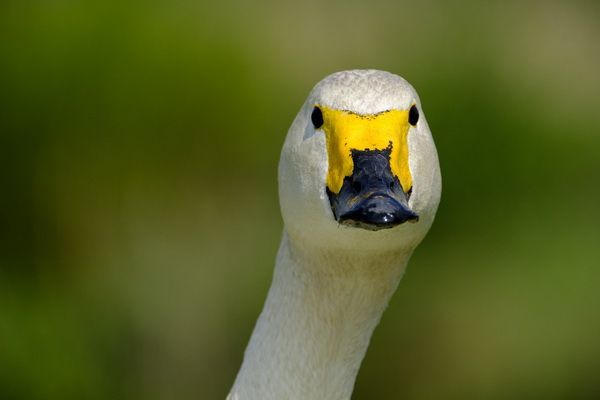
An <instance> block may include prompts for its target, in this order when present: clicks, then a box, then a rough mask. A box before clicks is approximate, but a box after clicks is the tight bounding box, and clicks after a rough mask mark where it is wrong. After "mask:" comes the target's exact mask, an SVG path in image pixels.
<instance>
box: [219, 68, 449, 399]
mask: <svg viewBox="0 0 600 400" xmlns="http://www.w3.org/2000/svg"><path fill="white" fill-rule="evenodd" d="M315 105H320V106H324V107H328V108H331V109H336V110H344V111H346V112H351V113H355V114H359V115H376V114H378V113H381V112H384V111H387V110H408V109H409V108H410V107H411V106H412V105H416V107H418V109H419V111H420V119H419V121H418V123H416V124H415V125H414V126H411V127H410V129H409V131H408V156H409V166H410V172H411V174H412V179H413V187H412V192H411V193H410V194H409V196H410V198H409V200H408V206H409V207H410V209H412V210H414V211H415V212H416V213H417V214H418V215H419V221H418V222H417V223H401V224H399V225H397V226H394V227H393V228H391V229H381V230H377V231H371V230H366V229H361V228H360V227H352V226H345V225H341V224H340V223H339V222H338V221H336V219H335V217H334V215H333V213H332V206H331V204H330V200H329V198H328V194H327V190H326V179H327V174H328V168H329V166H328V153H327V143H326V140H327V139H326V136H325V134H324V133H323V131H322V130H321V129H318V128H315V126H314V124H313V123H311V112H312V111H313V109H314V107H315ZM440 194H441V175H440V171H439V164H438V159H437V153H436V149H435V145H434V143H433V139H432V136H431V133H430V131H429V127H428V126H427V122H426V120H425V118H424V116H423V112H422V109H421V103H420V101H419V98H418V96H417V94H416V92H415V90H414V89H413V88H412V86H411V85H410V84H409V83H408V82H406V81H405V80H404V79H402V78H401V77H399V76H397V75H393V74H390V73H388V72H383V71H376V70H354V71H344V72H338V73H335V74H332V75H330V76H328V77H327V78H325V79H324V80H322V81H321V82H319V83H318V84H317V85H316V86H315V88H314V89H313V90H312V92H311V93H310V95H309V96H308V98H307V100H306V102H305V104H304V105H303V107H302V108H301V109H300V112H299V113H298V115H297V116H296V118H295V120H294V122H293V124H292V126H291V128H290V130H289V132H288V135H287V138H286V141H285V143H284V146H283V150H282V153H281V160H280V164H279V196H280V203H281V212H282V215H283V219H284V224H285V228H284V232H283V238H282V241H281V245H280V249H279V252H278V255H277V260H276V266H275V272H274V276H273V282H272V285H271V288H270V290H269V294H268V297H267V300H266V302H265V305H264V309H263V311H262V313H261V315H260V317H259V319H258V322H257V323H256V327H255V329H254V332H253V334H252V337H251V339H250V343H249V344H248V347H247V349H246V352H245V355H244V361H243V364H242V367H241V369H240V371H239V373H238V376H237V378H236V380H235V383H234V385H233V388H232V390H231V393H230V394H229V397H228V398H229V399H230V400H275V399H277V400H283V399H288V400H292V399H302V400H309V399H310V400H313V399H314V400H325V399H327V400H338V399H349V398H350V396H351V394H352V389H353V386H354V381H355V379H356V375H357V373H358V369H359V366H360V363H361V361H362V359H363V357H364V355H365V352H366V349H367V347H368V343H369V339H370V337H371V334H372V332H373V329H374V328H375V326H376V325H377V323H378V322H379V320H380V318H381V315H382V313H383V311H384V309H385V307H386V306H387V304H388V302H389V299H390V297H391V295H392V294H393V293H394V291H395V289H396V287H397V285H398V283H399V281H400V279H401V277H402V275H403V273H404V270H405V267H406V264H407V262H408V259H409V258H410V256H411V254H412V252H413V250H414V249H415V247H416V246H417V245H418V244H419V243H420V241H421V240H422V239H423V237H424V236H425V234H426V233H427V231H428V230H429V227H430V226H431V224H432V222H433V219H434V216H435V212H436V210H437V206H438V202H439V199H440ZM390 368H393V366H390Z"/></svg>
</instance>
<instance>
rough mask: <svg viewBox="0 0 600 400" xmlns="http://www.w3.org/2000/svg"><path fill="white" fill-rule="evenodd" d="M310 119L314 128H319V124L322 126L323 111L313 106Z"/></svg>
mask: <svg viewBox="0 0 600 400" xmlns="http://www.w3.org/2000/svg"><path fill="white" fill-rule="evenodd" d="M310 119H311V121H312V123H313V125H314V126H315V129H319V128H320V127H321V126H323V113H322V112H321V109H320V108H319V107H315V108H313V111H312V114H311V115H310Z"/></svg>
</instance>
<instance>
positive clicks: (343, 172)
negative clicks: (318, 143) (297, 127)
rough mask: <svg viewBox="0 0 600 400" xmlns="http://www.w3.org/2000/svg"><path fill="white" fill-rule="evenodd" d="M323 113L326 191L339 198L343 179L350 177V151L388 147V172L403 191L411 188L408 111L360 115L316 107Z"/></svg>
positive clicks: (351, 168) (352, 163)
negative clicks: (396, 180)
mask: <svg viewBox="0 0 600 400" xmlns="http://www.w3.org/2000/svg"><path fill="white" fill-rule="evenodd" d="M318 107H319V108H320V109H321V112H322V113H323V127H322V129H323V131H324V132H325V137H326V140H327V156H328V160H329V172H328V174H327V187H328V188H329V190H330V191H331V192H333V193H335V194H338V193H339V192H340V190H341V188H342V185H343V183H344V178H345V177H347V176H352V172H353V170H354V162H353V161H352V150H384V149H386V148H388V147H390V146H391V154H390V168H391V170H392V174H393V175H394V176H395V177H397V178H398V180H399V181H400V184H401V185H402V189H403V190H404V191H405V192H408V191H409V190H410V189H411V188H412V175H411V174H410V169H409V166H408V139H407V137H408V129H409V124H408V110H388V111H384V112H381V113H378V114H369V115H360V114H355V113H353V112H350V111H343V110H333V109H330V108H327V107H322V106H318Z"/></svg>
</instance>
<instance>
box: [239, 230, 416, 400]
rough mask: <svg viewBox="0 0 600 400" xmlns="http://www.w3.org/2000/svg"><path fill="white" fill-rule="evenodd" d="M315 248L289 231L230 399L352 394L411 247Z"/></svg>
mask: <svg viewBox="0 0 600 400" xmlns="http://www.w3.org/2000/svg"><path fill="white" fill-rule="evenodd" d="M340 253H341V252H333V251H330V252H328V253H327V254H326V253H324V252H317V254H314V253H313V254H311V252H309V251H307V250H302V249H300V248H299V246H293V245H292V244H291V243H290V241H289V240H288V237H287V235H284V237H283V240H282V243H281V247H280V249H279V254H278V256H277V263H276V267H275V273H274V276H273V283H272V285H271V289H270V290H269V295H268V297H267V300H266V303H265V306H264V309H263V311H262V313H261V315H260V317H259V319H258V322H257V323H256V327H255V328H254V332H253V333H252V338H251V339H250V343H249V344H248V347H247V348H246V352H245V355H244V361H243V364H242V367H241V369H240V371H239V373H238V376H237V378H236V381H235V383H234V386H233V388H232V390H231V393H230V394H229V397H228V399H230V400H271V399H273V400H274V399H277V400H281V399H289V400H293V399H302V400H311V399H315V400H323V399H328V400H341V399H349V398H350V396H351V394H352V389H353V387H354V381H355V379H356V375H357V373H358V369H359V367H360V363H361V361H362V359H363V358H364V355H365V352H366V350H367V347H368V344H369V340H370V338H371V334H372V333H373V329H375V326H376V325H377V324H378V323H379V320H380V318H381V314H382V313H383V311H384V309H385V308H386V306H387V304H388V302H389V299H390V297H391V296H392V294H393V293H394V291H395V289H396V287H397V286H398V283H399V282H400V279H401V277H402V274H403V273H404V269H405V266H406V263H407V261H408V258H409V257H410V253H411V251H410V250H408V251H403V252H402V251H395V252H390V253H388V254H377V255H376V256H374V255H373V254H368V255H364V254H363V255H360V254H356V253H354V254H340Z"/></svg>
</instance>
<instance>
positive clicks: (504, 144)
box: [0, 0, 600, 400]
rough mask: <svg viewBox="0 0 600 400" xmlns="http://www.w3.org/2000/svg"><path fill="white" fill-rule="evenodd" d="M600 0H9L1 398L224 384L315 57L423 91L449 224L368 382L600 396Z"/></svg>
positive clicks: (383, 338)
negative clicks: (281, 163) (287, 139)
mask: <svg viewBox="0 0 600 400" xmlns="http://www.w3.org/2000/svg"><path fill="white" fill-rule="evenodd" d="M599 39H600V5H599V3H598V2H596V1H569V2H567V1H564V2H554V1H544V2H527V3H525V2H517V1H502V2H480V1H462V2H452V3H450V2H444V1H425V2H417V1H412V2H395V1H374V2H368V3H367V2H365V1H353V0H350V1H338V2H328V3H324V2H319V1H303V2H299V1H297V2H285V3H284V2H275V1H273V2H264V1H255V2H252V3H250V2H242V1H230V2H206V1H198V0H196V1H188V0H177V1H166V0H152V1H135V0H128V1H77V0H32V1H17V0H3V1H2V2H1V3H0V140H1V142H0V154H1V157H0V179H1V181H0V183H1V185H0V188H1V189H0V190H1V192H0V228H1V229H0V398H2V399H7V400H13V399H27V400H29V399H31V400H37V399H40V400H42V399H44V400H46V399H147V400H155V399H156V400H159V399H161V400H162V399H165V400H166V399H180V400H182V399H219V398H220V399H222V398H224V397H225V395H226V393H227V391H228V389H229V387H230V385H231V383H232V382H233V379H234V377H235V374H236V372H237V369H238V367H239V365H240V362H241V359H242V354H243V350H244V348H245V345H246V342H247V340H248V338H249V335H250V333H251V330H252V328H253V324H254V321H255V319H256V317H257V315H258V313H259V311H260V309H261V307H262V302H263V301H264V298H265V295H266V292H267V289H268V287H269V285H270V278H271V273H272V268H273V262H274V258H275V253H276V250H277V247H278V243H279V239H280V234H281V230H282V221H281V217H280V214H279V209H278V200H277V187H276V167H277V162H278V157H279V150H280V147H281V145H282V143H283V140H284V136H285V133H286V131H287V128H288V126H289V124H290V123H291V121H292V119H293V117H294V116H295V114H296V112H297V111H298V109H299V108H300V105H301V104H302V103H303V101H304V98H305V97H306V95H307V94H308V92H309V91H310V89H311V88H312V86H313V85H314V84H315V83H316V82H317V81H318V80H320V79H321V78H323V77H324V76H326V75H327V74H329V73H331V72H334V71H338V70H343V69H350V68H378V69H385V70H389V71H392V72H395V73H398V74H400V75H402V76H404V77H405V78H407V79H408V80H409V81H410V82H411V83H412V84H413V85H414V86H415V87H416V88H417V90H418V91H419V93H420V96H421V99H422V103H423V109H424V112H425V114H426V116H427V118H428V121H429V124H430V126H431V128H432V131H433V133H434V136H435V139H436V142H437V146H438V150H439V153H440V159H441V164H442V170H443V177H444V193H443V199H442V203H441V206H440V209H439V212H438V217H437V220H436V223H435V224H434V227H433V229H432V231H431V232H430V234H429V236H428V237H427V239H426V240H425V242H424V243H423V244H422V245H421V246H420V248H419V249H418V250H417V252H416V254H415V256H414V257H413V260H412V262H411V264H410V267H409V269H408V273H407V275H406V276H405V278H404V280H403V281H402V283H401V285H400V289H399V291H398V292H397V293H396V295H395V296H394V298H393V301H392V303H391V305H390V307H389V309H388V311H387V312H386V313H385V315H384V317H383V320H382V323H381V325H380V326H379V327H378V328H377V330H376V332H375V334H374V336H373V339H372V343H371V346H370V348H369V351H368V353H367V356H366V359H365V362H364V364H363V366H362V369H361V372H360V374H359V377H358V381H357V384H356V390H355V394H354V398H356V399H374V398H377V399H399V398H402V399H531V398H544V399H597V398H600V180H599V173H600V116H599V114H600V113H599V108H598V107H599V105H600V79H599V77H598V75H599V72H600V46H599V45H598V41H599Z"/></svg>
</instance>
